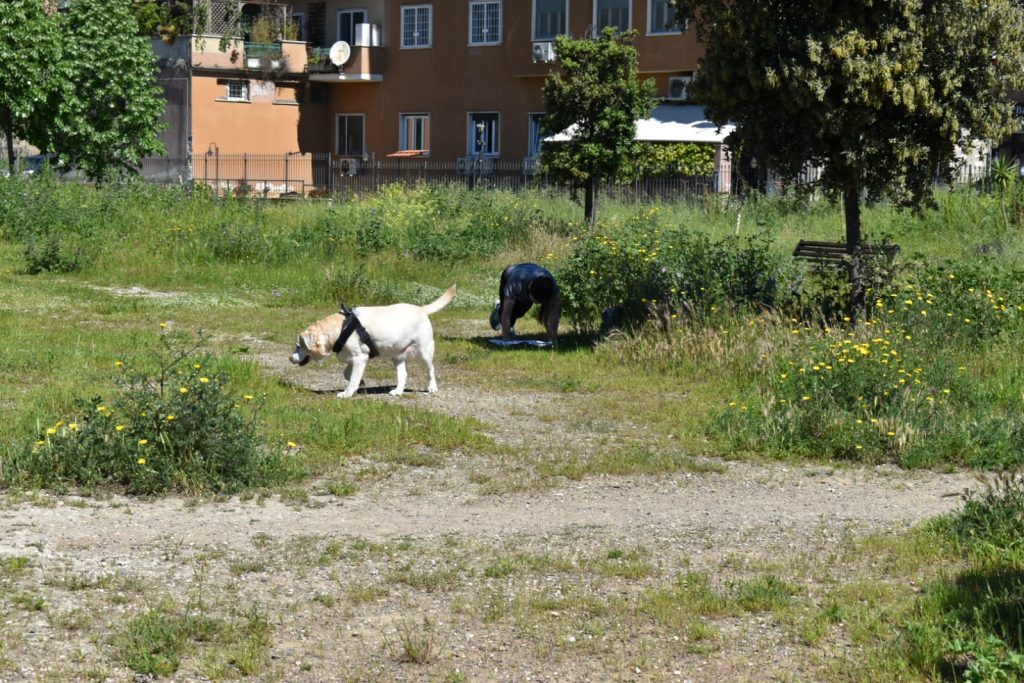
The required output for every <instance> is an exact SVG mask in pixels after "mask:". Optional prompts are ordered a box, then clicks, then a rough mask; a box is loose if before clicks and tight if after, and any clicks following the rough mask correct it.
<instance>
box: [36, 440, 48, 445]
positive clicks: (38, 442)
mask: <svg viewBox="0 0 1024 683" xmlns="http://www.w3.org/2000/svg"><path fill="white" fill-rule="evenodd" d="M45 443H46V442H45V441H43V440H42V439H40V440H39V441H36V445H37V446H42V445H44V444H45Z"/></svg>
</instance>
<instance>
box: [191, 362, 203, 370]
mask: <svg viewBox="0 0 1024 683" xmlns="http://www.w3.org/2000/svg"><path fill="white" fill-rule="evenodd" d="M192 367H194V368H195V369H196V370H198V369H199V368H201V367H203V366H202V364H201V363H195V364H194V365H193V366H192Z"/></svg>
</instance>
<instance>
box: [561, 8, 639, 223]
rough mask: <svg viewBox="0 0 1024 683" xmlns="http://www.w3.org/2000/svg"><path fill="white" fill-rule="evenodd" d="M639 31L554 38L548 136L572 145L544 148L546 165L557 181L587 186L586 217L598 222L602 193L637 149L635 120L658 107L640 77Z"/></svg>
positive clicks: (610, 29) (562, 144)
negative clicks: (601, 185)
mask: <svg viewBox="0 0 1024 683" xmlns="http://www.w3.org/2000/svg"><path fill="white" fill-rule="evenodd" d="M634 36H635V32H632V31H631V32H628V33H625V34H619V33H618V32H617V31H616V29H614V28H606V29H604V31H603V32H602V33H601V35H600V36H597V37H594V38H582V39H576V38H570V37H569V36H564V35H562V36H558V37H557V38H555V54H556V55H557V57H558V69H556V70H555V71H552V72H551V74H550V75H549V76H548V78H547V81H545V83H544V106H545V109H546V110H547V113H546V114H545V116H544V119H543V121H542V123H541V133H542V134H543V135H556V134H558V133H562V132H566V133H567V134H568V135H569V140H567V141H565V142H560V143H555V144H547V145H544V147H543V150H542V152H541V160H542V163H543V165H544V166H545V168H547V169H548V171H549V172H550V173H552V175H554V176H555V177H556V178H558V179H560V180H562V181H565V182H568V183H570V184H571V185H572V186H573V187H577V188H578V187H583V188H585V191H586V199H585V203H584V214H585V216H586V220H587V222H588V223H590V225H592V226H593V225H594V224H596V222H597V188H598V184H599V183H600V181H601V179H602V178H613V177H615V176H616V175H617V174H618V172H619V170H620V168H621V167H622V166H623V164H625V163H626V162H627V161H629V160H630V158H631V157H632V156H633V155H634V153H635V150H636V121H637V119H640V118H643V117H645V116H647V115H648V114H650V112H651V109H652V108H653V107H654V82H653V81H650V80H647V81H643V82H641V81H640V80H639V78H638V75H637V52H636V49H635V48H634V47H633V45H632V41H633V37H634Z"/></svg>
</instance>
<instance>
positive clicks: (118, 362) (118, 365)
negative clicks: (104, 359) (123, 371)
mask: <svg viewBox="0 0 1024 683" xmlns="http://www.w3.org/2000/svg"><path fill="white" fill-rule="evenodd" d="M122 365H124V361H123V360H115V361H114V367H115V368H119V367H121V366H122Z"/></svg>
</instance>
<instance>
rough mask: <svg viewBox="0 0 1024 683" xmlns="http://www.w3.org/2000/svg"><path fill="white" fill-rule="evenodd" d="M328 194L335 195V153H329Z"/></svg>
mask: <svg viewBox="0 0 1024 683" xmlns="http://www.w3.org/2000/svg"><path fill="white" fill-rule="evenodd" d="M327 194H328V196H330V197H333V196H334V155H333V154H331V153H330V152H328V153H327Z"/></svg>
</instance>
